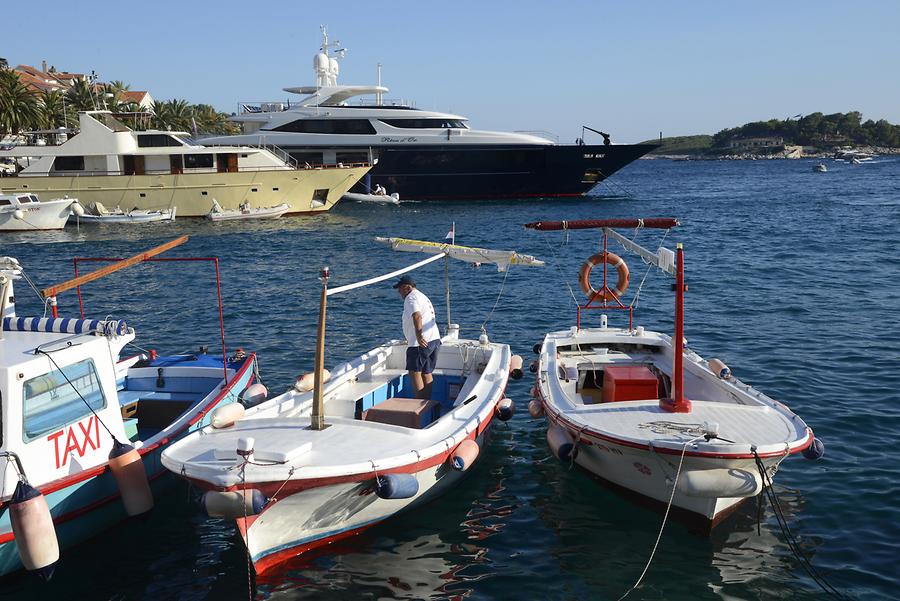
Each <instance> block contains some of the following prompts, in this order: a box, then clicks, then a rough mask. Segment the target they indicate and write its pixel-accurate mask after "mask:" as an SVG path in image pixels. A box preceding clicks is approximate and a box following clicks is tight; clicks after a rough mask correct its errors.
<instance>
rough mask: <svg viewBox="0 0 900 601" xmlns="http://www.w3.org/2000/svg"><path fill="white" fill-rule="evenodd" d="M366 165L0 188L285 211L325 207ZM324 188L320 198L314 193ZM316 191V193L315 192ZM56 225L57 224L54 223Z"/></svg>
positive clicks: (38, 181) (148, 203)
mask: <svg viewBox="0 0 900 601" xmlns="http://www.w3.org/2000/svg"><path fill="white" fill-rule="evenodd" d="M368 169H369V168H368V167H367V166H365V167H335V168H329V169H277V170H266V171H241V172H235V173H184V174H179V175H171V174H165V175H92V176H81V177H74V176H58V175H55V176H30V177H25V176H19V177H15V178H8V179H5V180H4V182H3V188H4V190H7V191H10V192H29V193H35V194H38V195H41V196H46V197H59V196H63V195H69V196H73V197H74V196H77V197H78V198H79V199H80V200H81V202H82V203H83V204H85V205H87V204H89V203H91V202H100V203H102V204H104V205H106V206H108V207H115V206H121V207H129V208H136V209H146V210H158V209H167V208H170V207H174V208H177V211H178V216H179V217H205V216H206V214H207V213H208V212H209V208H210V206H211V205H212V200H213V199H214V198H215V199H216V200H217V201H218V202H219V204H220V205H221V206H222V208H224V209H237V208H238V206H239V205H240V204H241V203H242V202H245V201H246V202H249V203H250V206H251V207H269V206H272V205H277V204H281V203H287V204H288V205H289V207H290V208H289V210H288V213H289V214H302V213H316V212H319V211H327V210H329V209H331V208H332V207H333V206H334V205H335V203H337V202H338V201H339V200H340V198H341V196H343V195H344V193H346V192H347V190H349V189H350V187H351V186H353V185H354V184H355V183H356V182H357V181H359V179H360V178H361V177H362V176H363V175H365V173H366V172H367V171H368ZM317 190H326V191H327V194H326V195H325V200H319V199H314V198H313V197H314V195H315V194H316V191H317ZM320 194H322V193H321V192H320ZM60 227H61V226H60Z"/></svg>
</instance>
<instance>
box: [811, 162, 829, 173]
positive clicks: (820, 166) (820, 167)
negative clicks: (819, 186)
mask: <svg viewBox="0 0 900 601" xmlns="http://www.w3.org/2000/svg"><path fill="white" fill-rule="evenodd" d="M813 171H815V172H817V173H826V172H827V171H828V167H826V166H825V163H819V164H818V165H814V166H813Z"/></svg>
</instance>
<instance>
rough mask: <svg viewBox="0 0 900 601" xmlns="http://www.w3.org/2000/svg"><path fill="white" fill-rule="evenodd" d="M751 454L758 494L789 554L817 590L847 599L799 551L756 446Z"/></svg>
mask: <svg viewBox="0 0 900 601" xmlns="http://www.w3.org/2000/svg"><path fill="white" fill-rule="evenodd" d="M750 450H751V451H752V452H753V458H754V461H755V462H756V469H758V470H759V476H760V478H761V479H762V485H763V490H762V491H761V492H760V493H759V494H760V495H762V494H763V492H765V493H766V497H767V498H768V499H769V503H770V504H771V505H772V510H773V512H774V513H775V521H777V522H778V526H779V528H780V529H781V533H782V534H783V535H784V538H785V540H786V541H787V544H788V548H789V549H790V550H791V553H793V554H794V556H795V557H796V558H797V559H798V560H799V561H800V565H801V566H802V567H803V569H804V570H805V571H806V573H807V574H808V575H809V577H810V578H812V579H813V582H815V583H816V584H817V585H819V588H821V589H822V590H823V591H825V592H826V593H827V594H828V595H829V596H831V597H833V598H835V599H849V597H847V596H846V595H844V594H843V593H841V592H840V591H838V590H837V589H836V588H834V587H833V586H832V585H831V584H830V583H829V582H828V581H827V580H825V577H824V576H822V575H821V574H820V573H819V572H818V571H817V570H816V569H815V568H814V567H813V565H812V563H810V561H809V560H808V559H807V558H806V556H805V555H803V553H802V552H801V551H800V543H799V542H798V541H797V539H796V537H795V536H794V534H793V532H791V529H790V528H789V527H788V523H787V518H785V517H784V512H783V511H782V510H781V504H780V503H779V502H778V496H777V495H776V494H775V489H774V487H773V485H772V479H771V478H770V477H769V473H768V472H767V471H766V467H765V465H764V464H763V462H762V459H761V458H760V456H759V453H757V451H756V446H755V445H754V446H753V447H751V448H750ZM759 511H760V512H762V508H761V506H760V510H759Z"/></svg>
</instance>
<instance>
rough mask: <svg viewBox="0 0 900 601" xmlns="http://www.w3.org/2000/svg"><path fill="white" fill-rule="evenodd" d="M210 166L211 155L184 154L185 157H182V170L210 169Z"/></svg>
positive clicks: (211, 163) (211, 164) (211, 161)
mask: <svg viewBox="0 0 900 601" xmlns="http://www.w3.org/2000/svg"><path fill="white" fill-rule="evenodd" d="M212 166H213V155H212V154H186V155H184V168H185V169H200V168H208V169H212Z"/></svg>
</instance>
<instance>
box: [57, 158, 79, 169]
mask: <svg viewBox="0 0 900 601" xmlns="http://www.w3.org/2000/svg"><path fill="white" fill-rule="evenodd" d="M53 168H54V169H55V170H56V171H84V157H83V156H68V157H63V156H59V157H56V159H55V160H54V161H53Z"/></svg>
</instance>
